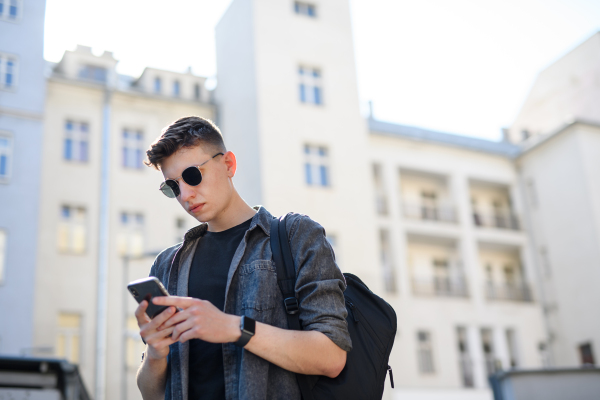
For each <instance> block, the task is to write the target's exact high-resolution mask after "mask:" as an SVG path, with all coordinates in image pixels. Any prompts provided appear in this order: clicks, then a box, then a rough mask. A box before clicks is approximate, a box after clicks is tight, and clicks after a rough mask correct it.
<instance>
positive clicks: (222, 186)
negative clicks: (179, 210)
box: [161, 146, 235, 222]
mask: <svg viewBox="0 0 600 400" xmlns="http://www.w3.org/2000/svg"><path fill="white" fill-rule="evenodd" d="M217 153H219V151H218V150H211V149H210V148H204V147H202V146H195V147H191V148H183V149H179V150H178V151H177V152H175V153H174V154H173V155H171V156H170V157H168V158H167V159H165V160H164V161H163V162H162V163H161V172H162V174H163V176H164V178H165V179H175V178H178V179H177V183H178V184H179V190H180V191H181V194H180V195H179V196H178V197H177V201H179V204H181V206H182V207H183V208H184V209H185V210H186V211H187V212H188V213H189V214H190V215H191V216H193V217H194V218H196V219H197V220H198V221H200V222H210V221H212V220H213V219H215V218H217V217H219V215H221V214H222V213H223V212H224V211H225V210H226V209H227V207H228V206H229V203H230V201H231V199H232V194H233V183H232V182H231V178H232V177H233V175H234V174H235V157H234V156H233V154H232V153H231V152H227V153H226V154H225V155H223V156H217V157H215V158H214V159H211V158H212V157H213V156H214V155H215V154H217ZM207 160H210V161H208V162H207V163H206V164H204V165H203V166H201V167H200V172H201V173H202V181H201V182H200V184H199V185H197V186H190V185H188V184H187V183H185V182H184V181H183V179H181V178H180V176H181V173H182V172H183V171H184V170H185V169H186V168H189V167H193V166H196V165H200V164H202V163H204V162H205V161H207Z"/></svg>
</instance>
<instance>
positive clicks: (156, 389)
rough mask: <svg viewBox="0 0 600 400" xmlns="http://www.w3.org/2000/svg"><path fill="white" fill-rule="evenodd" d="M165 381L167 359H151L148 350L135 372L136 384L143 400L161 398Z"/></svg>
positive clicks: (162, 397)
mask: <svg viewBox="0 0 600 400" xmlns="http://www.w3.org/2000/svg"><path fill="white" fill-rule="evenodd" d="M166 383H167V359H166V358H162V359H158V360H157V359H151V358H150V357H148V351H146V354H145V355H144V361H143V362H142V365H141V366H140V369H139V370H138V373H137V385H138V388H139V389H140V392H141V393H142V398H143V399H144V400H163V399H164V398H165V386H166Z"/></svg>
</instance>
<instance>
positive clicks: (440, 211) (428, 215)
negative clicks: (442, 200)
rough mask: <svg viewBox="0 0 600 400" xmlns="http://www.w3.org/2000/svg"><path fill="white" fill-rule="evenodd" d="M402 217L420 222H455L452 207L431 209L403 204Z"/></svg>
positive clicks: (419, 205) (454, 213)
mask: <svg viewBox="0 0 600 400" xmlns="http://www.w3.org/2000/svg"><path fill="white" fill-rule="evenodd" d="M403 209H404V216H405V217H406V218H409V219H418V220H421V221H439V222H450V223H454V222H456V212H455V210H454V208H453V207H443V206H437V207H431V206H425V205H421V204H411V203H404V204H403Z"/></svg>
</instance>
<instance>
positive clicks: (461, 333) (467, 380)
mask: <svg viewBox="0 0 600 400" xmlns="http://www.w3.org/2000/svg"><path fill="white" fill-rule="evenodd" d="M456 336H457V339H458V340H457V341H458V343H457V344H458V359H459V367H460V374H461V378H462V384H463V386H464V387H473V386H474V385H475V381H474V379H473V361H472V360H471V356H470V355H469V344H468V339H467V330H466V328H464V327H458V328H456Z"/></svg>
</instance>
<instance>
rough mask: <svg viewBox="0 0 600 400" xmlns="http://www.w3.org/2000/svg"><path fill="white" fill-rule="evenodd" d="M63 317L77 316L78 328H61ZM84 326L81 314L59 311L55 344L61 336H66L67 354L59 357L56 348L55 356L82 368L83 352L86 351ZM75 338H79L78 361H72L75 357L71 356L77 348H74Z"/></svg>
mask: <svg viewBox="0 0 600 400" xmlns="http://www.w3.org/2000/svg"><path fill="white" fill-rule="evenodd" d="M61 316H65V317H67V316H76V317H77V322H78V326H77V327H65V326H60V317H61ZM83 326H84V321H83V314H82V313H81V312H77V311H66V310H62V311H59V313H58V318H57V321H56V336H55V343H57V344H58V338H59V336H60V335H63V336H64V338H65V354H64V355H62V356H61V355H59V354H58V348H56V349H55V351H54V354H55V355H56V356H57V357H62V358H65V359H67V360H68V361H69V362H72V363H77V364H78V365H80V366H81V365H83V359H84V351H83V350H84V349H85V347H84V346H83V340H84V335H83ZM74 337H76V338H77V356H78V357H77V360H72V359H71V357H72V356H73V354H70V353H72V350H73V348H74V347H75V346H73V338H74ZM57 347H58V346H57Z"/></svg>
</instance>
